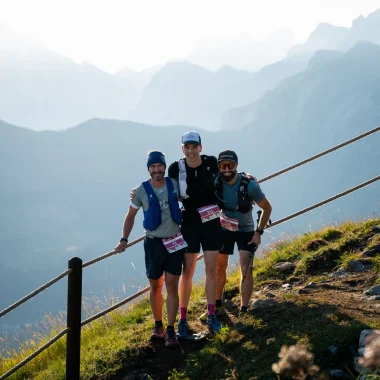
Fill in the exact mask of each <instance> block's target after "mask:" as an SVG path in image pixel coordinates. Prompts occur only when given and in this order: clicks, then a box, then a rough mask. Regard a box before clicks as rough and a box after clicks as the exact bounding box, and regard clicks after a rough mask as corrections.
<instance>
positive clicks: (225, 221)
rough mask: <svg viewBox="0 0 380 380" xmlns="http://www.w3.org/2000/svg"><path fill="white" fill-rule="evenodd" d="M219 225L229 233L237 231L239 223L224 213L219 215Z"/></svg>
mask: <svg viewBox="0 0 380 380" xmlns="http://www.w3.org/2000/svg"><path fill="white" fill-rule="evenodd" d="M220 224H221V225H222V227H224V228H225V229H227V230H229V231H239V221H238V220H237V219H234V218H230V217H228V216H227V215H226V214H224V213H222V214H221V215H220Z"/></svg>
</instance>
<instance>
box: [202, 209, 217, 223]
mask: <svg viewBox="0 0 380 380" xmlns="http://www.w3.org/2000/svg"><path fill="white" fill-rule="evenodd" d="M198 212H199V215H200V216H201V219H202V223H206V222H209V221H210V220H213V219H216V218H219V217H220V208H219V207H218V206H217V205H208V206H204V207H201V208H199V209H198Z"/></svg>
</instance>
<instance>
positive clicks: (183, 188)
mask: <svg viewBox="0 0 380 380" xmlns="http://www.w3.org/2000/svg"><path fill="white" fill-rule="evenodd" d="M201 159H202V167H201V172H200V175H202V176H203V178H204V181H205V186H206V190H208V191H210V192H212V193H214V181H215V175H214V173H213V172H212V171H211V167H210V166H207V164H208V162H207V156H205V155H201ZM178 169H179V174H178V185H179V193H180V195H181V198H182V199H187V198H189V195H188V194H187V173H186V163H185V159H184V158H181V159H180V160H179V161H178Z"/></svg>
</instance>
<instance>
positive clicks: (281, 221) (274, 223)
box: [266, 175, 380, 228]
mask: <svg viewBox="0 0 380 380" xmlns="http://www.w3.org/2000/svg"><path fill="white" fill-rule="evenodd" d="M379 179H380V175H378V176H377V177H374V178H372V179H370V180H368V181H366V182H363V183H361V184H360V185H357V186H355V187H352V188H351V189H348V190H346V191H343V192H342V193H339V194H336V195H334V196H333V197H330V198H327V199H325V200H324V201H322V202H318V203H316V204H314V205H312V206H309V207H306V208H304V209H303V210H300V211H298V212H296V213H294V214H292V215H289V216H287V217H285V218H282V219H279V220H277V221H276V222H273V223H272V224H271V225H269V226H267V227H266V228H270V227H274V226H277V225H278V224H280V223H283V222H286V221H287V220H289V219H293V218H295V217H296V216H298V215H302V214H305V212H308V211H310V210H313V209H315V208H317V207H320V206H322V205H324V204H326V203H329V202H332V201H334V200H335V199H338V198H341V197H344V196H345V195H347V194H350V193H352V192H354V191H356V190H358V189H361V188H362V187H365V186H368V185H369V184H371V183H373V182H376V181H378V180H379Z"/></svg>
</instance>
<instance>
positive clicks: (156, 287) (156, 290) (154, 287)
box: [150, 284, 163, 295]
mask: <svg viewBox="0 0 380 380" xmlns="http://www.w3.org/2000/svg"><path fill="white" fill-rule="evenodd" d="M162 286H163V284H151V285H150V292H151V293H152V294H155V295H157V294H161V292H162Z"/></svg>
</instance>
